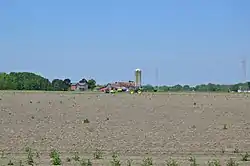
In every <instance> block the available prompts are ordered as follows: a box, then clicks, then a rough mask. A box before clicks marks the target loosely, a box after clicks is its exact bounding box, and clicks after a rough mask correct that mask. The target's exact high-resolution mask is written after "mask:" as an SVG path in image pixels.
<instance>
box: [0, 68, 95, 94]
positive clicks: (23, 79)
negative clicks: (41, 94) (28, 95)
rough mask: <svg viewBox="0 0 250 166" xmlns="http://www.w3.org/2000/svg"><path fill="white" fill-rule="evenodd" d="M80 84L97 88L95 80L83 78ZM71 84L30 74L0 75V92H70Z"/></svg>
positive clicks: (12, 73) (13, 73)
mask: <svg viewBox="0 0 250 166" xmlns="http://www.w3.org/2000/svg"><path fill="white" fill-rule="evenodd" d="M79 82H80V83H84V82H86V83H87V84H88V86H89V89H93V88H95V86H96V82H95V80H94V79H90V80H86V79H85V78H83V79H81V80H80V81H79ZM71 84H72V83H71V80H70V79H69V78H65V79H63V80H62V79H54V80H52V81H50V80H49V79H47V78H44V77H42V76H40V75H37V74H35V73H30V72H11V73H9V74H7V73H0V90H43V91H68V90H70V86H71Z"/></svg>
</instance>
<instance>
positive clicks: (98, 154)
mask: <svg viewBox="0 0 250 166" xmlns="http://www.w3.org/2000/svg"><path fill="white" fill-rule="evenodd" d="M102 155H103V153H102V151H101V150H100V149H96V150H95V152H94V159H102Z"/></svg>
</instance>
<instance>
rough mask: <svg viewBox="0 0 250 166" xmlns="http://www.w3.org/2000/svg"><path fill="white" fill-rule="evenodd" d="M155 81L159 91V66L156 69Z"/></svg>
mask: <svg viewBox="0 0 250 166" xmlns="http://www.w3.org/2000/svg"><path fill="white" fill-rule="evenodd" d="M155 82H156V86H157V91H159V69H158V68H156V69H155Z"/></svg>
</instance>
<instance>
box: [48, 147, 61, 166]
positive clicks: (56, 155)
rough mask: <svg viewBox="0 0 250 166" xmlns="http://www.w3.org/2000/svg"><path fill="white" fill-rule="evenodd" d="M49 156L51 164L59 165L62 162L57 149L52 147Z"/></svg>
mask: <svg viewBox="0 0 250 166" xmlns="http://www.w3.org/2000/svg"><path fill="white" fill-rule="evenodd" d="M50 158H51V162H52V165H61V164H62V160H61V158H60V154H59V152H58V151H57V150H55V149H53V150H52V151H51V153H50Z"/></svg>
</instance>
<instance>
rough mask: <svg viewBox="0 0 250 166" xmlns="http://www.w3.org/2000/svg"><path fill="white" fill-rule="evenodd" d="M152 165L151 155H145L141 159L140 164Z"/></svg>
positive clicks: (143, 165)
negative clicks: (145, 156)
mask: <svg viewBox="0 0 250 166" xmlns="http://www.w3.org/2000/svg"><path fill="white" fill-rule="evenodd" d="M152 165H153V159H152V158H151V157H147V158H144V159H143V160H142V164H141V166H152Z"/></svg>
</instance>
